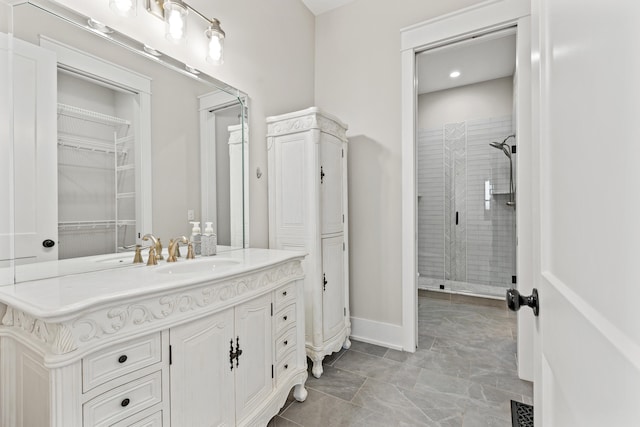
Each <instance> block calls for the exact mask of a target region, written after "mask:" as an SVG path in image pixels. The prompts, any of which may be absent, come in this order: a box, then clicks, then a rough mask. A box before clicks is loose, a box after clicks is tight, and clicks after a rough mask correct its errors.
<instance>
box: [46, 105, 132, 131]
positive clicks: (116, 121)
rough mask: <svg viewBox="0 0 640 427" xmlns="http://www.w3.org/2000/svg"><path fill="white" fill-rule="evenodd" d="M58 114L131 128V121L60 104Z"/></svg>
mask: <svg viewBox="0 0 640 427" xmlns="http://www.w3.org/2000/svg"><path fill="white" fill-rule="evenodd" d="M58 114H60V115H63V116H67V117H73V118H76V119H82V120H87V121H90V122H95V123H100V124H103V125H107V126H113V127H119V126H131V122H130V121H129V120H125V119H121V118H119V117H113V116H109V115H108V114H102V113H98V112H96V111H91V110H87V109H84V108H80V107H74V106H73V105H67V104H58Z"/></svg>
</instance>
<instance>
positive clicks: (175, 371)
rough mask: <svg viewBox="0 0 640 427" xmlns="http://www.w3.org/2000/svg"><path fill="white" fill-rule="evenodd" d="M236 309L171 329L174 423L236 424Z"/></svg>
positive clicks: (196, 424) (172, 422) (190, 424)
mask: <svg viewBox="0 0 640 427" xmlns="http://www.w3.org/2000/svg"><path fill="white" fill-rule="evenodd" d="M233 313H234V311H233V309H229V310H226V311H223V312H222V313H218V314H215V315H213V316H209V317H205V318H203V319H200V320H195V321H193V322H189V323H187V324H185V325H182V326H178V327H175V328H171V330H170V331H169V337H170V338H169V340H170V343H171V356H172V357H171V359H172V360H171V362H172V363H171V366H170V377H171V380H170V384H171V425H173V426H233V425H235V406H234V396H233V390H234V373H235V370H236V367H235V364H234V367H233V370H232V369H231V364H230V361H229V350H230V348H231V345H232V340H233V348H234V349H235V338H234V334H233V332H234V330H233V321H234V318H233Z"/></svg>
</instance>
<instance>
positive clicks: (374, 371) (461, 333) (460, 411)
mask: <svg viewBox="0 0 640 427" xmlns="http://www.w3.org/2000/svg"><path fill="white" fill-rule="evenodd" d="M424 295H429V296H426V297H425V296H424ZM436 297H437V298H436ZM442 298H446V299H442ZM468 301H469V299H468V298H467V297H462V298H461V297H457V298H456V297H453V296H452V297H450V296H449V294H436V293H433V292H421V293H420V298H419V304H418V305H419V334H420V338H419V348H418V350H417V351H416V352H415V353H413V354H411V353H404V352H401V351H396V350H391V349H387V348H385V347H380V346H376V345H372V344H366V343H362V342H358V341H355V340H354V341H352V343H353V344H352V346H351V348H350V349H349V350H346V351H345V350H342V351H340V352H339V353H335V354H333V355H331V356H329V357H327V358H325V363H324V364H323V365H324V374H323V375H322V377H320V379H316V378H314V377H312V376H311V374H309V379H308V380H307V383H306V386H307V390H308V392H309V396H308V397H307V400H306V401H305V402H302V403H300V402H296V401H295V400H293V399H292V398H291V397H290V398H289V400H288V401H287V403H286V404H285V406H284V407H283V408H282V411H281V412H280V414H279V415H278V416H276V417H274V418H273V419H272V420H271V421H270V423H269V427H286V426H303V427H315V426H322V427H327V426H332V427H333V426H371V427H375V426H384V427H390V426H442V427H453V426H456V427H476V426H505V427H509V426H511V415H510V401H511V399H513V400H517V401H521V402H525V403H529V404H531V403H532V393H533V390H532V386H531V383H529V382H526V381H521V380H520V379H518V376H517V373H516V356H515V351H516V340H515V334H516V318H515V315H514V314H513V313H511V312H509V311H507V310H506V308H502V307H500V308H498V307H491V306H483V305H477V304H469V303H468ZM479 301H486V300H479Z"/></svg>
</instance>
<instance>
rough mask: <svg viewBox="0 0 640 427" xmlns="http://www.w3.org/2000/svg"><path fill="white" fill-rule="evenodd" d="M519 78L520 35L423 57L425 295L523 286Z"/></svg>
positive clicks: (489, 294) (419, 68)
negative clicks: (516, 115) (518, 224)
mask: <svg viewBox="0 0 640 427" xmlns="http://www.w3.org/2000/svg"><path fill="white" fill-rule="evenodd" d="M515 71H516V28H515V27H511V28H507V29H504V30H500V31H495V32H491V33H486V34H482V35H479V36H474V37H472V38H470V39H467V40H462V41H459V42H456V43H453V44H448V45H446V46H442V47H437V48H434V49H428V50H425V51H423V52H420V53H417V54H416V75H417V81H418V84H417V121H416V152H415V154H416V173H417V186H416V191H417V194H416V198H417V221H418V263H417V267H418V268H417V274H418V288H419V289H427V290H433V291H436V292H441V291H442V292H447V293H454V294H465V295H473V296H482V297H486V298H492V299H504V296H505V292H506V290H507V289H508V288H510V287H511V286H512V284H513V283H515V281H516V277H517V273H516V221H515V219H516V203H515V199H516V180H515V179H514V178H515V177H516V167H517V145H516V135H515V123H514V114H513V106H514V97H513V95H514V83H515V79H514V77H515Z"/></svg>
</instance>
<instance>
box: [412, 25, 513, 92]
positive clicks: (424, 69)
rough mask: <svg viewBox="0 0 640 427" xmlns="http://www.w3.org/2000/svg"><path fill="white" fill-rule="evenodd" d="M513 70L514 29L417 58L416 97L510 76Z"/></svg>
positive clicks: (432, 51) (466, 41) (423, 54)
mask: <svg viewBox="0 0 640 427" xmlns="http://www.w3.org/2000/svg"><path fill="white" fill-rule="evenodd" d="M515 68H516V35H515V29H507V30H503V31H499V32H496V33H491V34H487V35H484V36H480V37H476V38H473V39H469V40H465V41H461V42H459V43H456V44H454V45H448V46H446V47H442V48H436V49H433V50H428V51H425V52H423V53H420V54H418V55H416V70H417V72H416V73H417V77H418V94H423V93H429V92H435V91H438V90H443V89H450V88H453V87H458V86H465V85H469V84H473V83H479V82H484V81H487V80H493V79H499V78H501V77H509V76H512V75H513V74H514V72H515ZM452 71H459V72H460V76H459V77H457V78H451V77H450V76H449V74H451V72H452Z"/></svg>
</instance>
